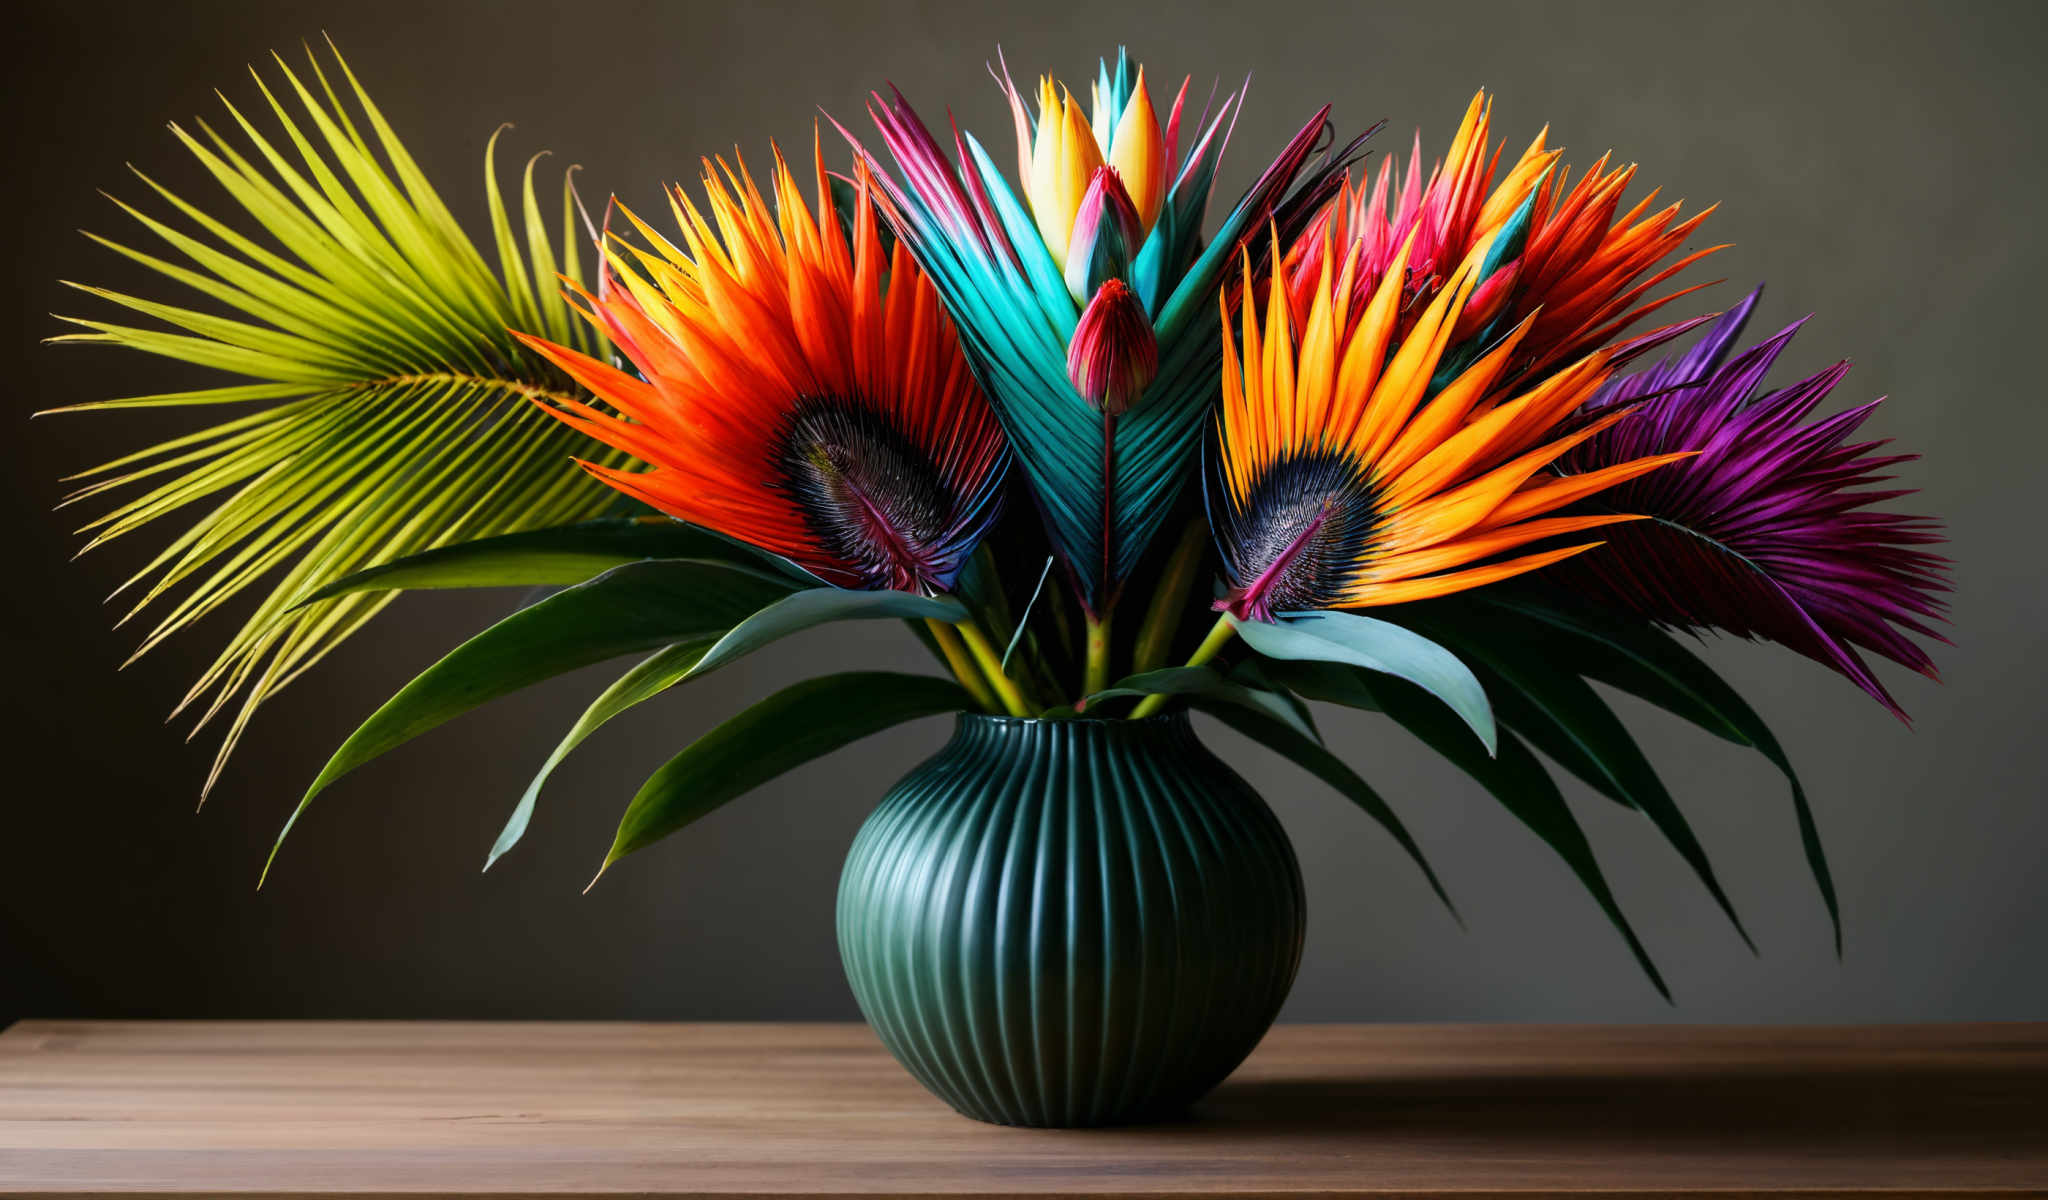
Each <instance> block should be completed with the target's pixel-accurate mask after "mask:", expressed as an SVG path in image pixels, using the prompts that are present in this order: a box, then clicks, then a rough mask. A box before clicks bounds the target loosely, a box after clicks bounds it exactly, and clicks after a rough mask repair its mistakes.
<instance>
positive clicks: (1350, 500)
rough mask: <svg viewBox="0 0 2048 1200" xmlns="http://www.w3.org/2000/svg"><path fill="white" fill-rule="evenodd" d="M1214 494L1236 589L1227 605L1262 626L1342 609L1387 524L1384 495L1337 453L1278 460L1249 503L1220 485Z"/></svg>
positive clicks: (1249, 494)
mask: <svg viewBox="0 0 2048 1200" xmlns="http://www.w3.org/2000/svg"><path fill="white" fill-rule="evenodd" d="M1215 490H1216V492H1218V493H1220V495H1221V497H1222V503H1221V505H1220V508H1221V515H1222V518H1223V520H1222V522H1221V526H1222V528H1221V530H1220V532H1221V533H1222V537H1221V539H1220V540H1221V542H1222V544H1223V557H1224V568H1225V570H1226V571H1227V572H1228V573H1229V576H1230V582H1231V585H1232V586H1231V589H1230V594H1229V596H1228V597H1227V599H1226V600H1225V602H1224V605H1225V606H1226V607H1228V608H1229V609H1230V611H1231V612H1233V613H1236V614H1237V615H1238V616H1240V617H1249V618H1252V619H1255V620H1261V621H1266V620H1271V619H1272V617H1273V614H1274V613H1277V612H1294V611H1299V610H1309V609H1323V608H1330V607H1333V606H1335V605H1336V604H1338V603H1340V602H1341V600H1342V597H1343V595H1344V592H1345V587H1346V584H1347V583H1348V582H1349V581H1350V579H1351V578H1352V576H1354V575H1355V574H1356V573H1357V564H1358V562H1359V560H1360V559H1361V558H1363V557H1364V556H1365V554H1366V553H1367V551H1369V550H1370V549H1371V547H1372V543H1373V541H1374V539H1375V538H1376V537H1377V535H1378V533H1379V530H1380V526H1381V525H1382V523H1383V519H1382V514H1381V513H1380V508H1379V492H1378V489H1376V488H1375V487H1373V486H1372V484H1371V482H1370V481H1368V480H1367V479H1366V476H1365V472H1364V471H1363V470H1361V469H1360V467H1359V465H1358V462H1357V460H1355V459H1354V458H1352V457H1351V456H1350V455H1348V454H1342V453H1338V452H1335V451H1328V450H1313V451H1306V452H1302V453H1298V454H1292V455H1289V456H1288V457H1286V458H1283V459H1281V460H1279V461H1278V462H1276V463H1274V464H1273V465H1272V466H1271V467H1269V468H1267V469H1266V470H1265V471H1264V472H1263V473H1262V474H1261V475H1260V476H1259V478H1258V479H1256V480H1254V481H1253V483H1252V485H1251V487H1250V488H1249V489H1247V491H1246V495H1245V498H1244V502H1243V503H1242V504H1239V503H1237V502H1236V501H1235V500H1234V499H1233V498H1231V496H1230V489H1229V487H1228V485H1227V484H1225V483H1223V482H1222V481H1221V480H1218V481H1216V484H1215ZM1210 507H1211V511H1212V512H1216V511H1217V509H1218V507H1219V506H1218V505H1217V504H1216V503H1215V502H1213V501H1212V503H1211V506H1210Z"/></svg>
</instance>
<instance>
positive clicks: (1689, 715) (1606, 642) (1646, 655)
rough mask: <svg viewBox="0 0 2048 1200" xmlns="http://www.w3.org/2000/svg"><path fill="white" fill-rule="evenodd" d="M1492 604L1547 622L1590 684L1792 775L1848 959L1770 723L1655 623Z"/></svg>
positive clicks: (1495, 600)
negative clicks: (1660, 711)
mask: <svg viewBox="0 0 2048 1200" xmlns="http://www.w3.org/2000/svg"><path fill="white" fill-rule="evenodd" d="M1487 602H1488V603H1489V604H1490V605H1491V606H1493V607H1494V608H1496V609H1497V610H1499V611H1501V612H1504V613H1511V614H1515V615H1519V616H1522V617H1526V618H1528V619H1529V620H1531V621H1533V622H1538V623H1540V627H1541V628H1542V629H1543V632H1544V634H1545V635H1546V638H1547V640H1549V641H1551V642H1552V643H1560V642H1561V645H1559V649H1558V650H1557V653H1558V654H1560V655H1563V656H1565V657H1567V658H1568V659H1569V661H1570V662H1571V664H1572V666H1573V667H1574V668H1575V669H1576V670H1577V671H1579V673H1580V674H1582V675H1584V676H1585V677H1586V678H1588V679H1597V680H1599V681H1600V682H1601V683H1605V684H1607V685H1609V686H1611V687H1615V688H1618V689H1620V690H1621V691H1624V692H1627V693H1629V694H1630V695H1632V696H1635V697H1637V698H1639V699H1642V700H1647V701H1649V702H1650V703H1651V704H1654V705H1656V706H1657V707H1659V708H1662V709H1664V710H1665V711H1666V712H1669V713H1672V714H1674V715H1676V716H1679V717H1683V718H1684V719H1685V720H1687V721H1690V722H1692V723H1693V724H1694V725H1697V726H1699V727H1700V728H1701V729H1704V730H1706V731H1707V732H1708V733H1711V734H1713V735H1715V736H1716V737H1720V738H1723V739H1726V740H1727V741H1731V742H1734V743H1736V744H1737V745H1740V746H1749V747H1751V748H1753V749H1755V750H1756V751H1757V752H1758V753H1759V754H1762V755H1763V756H1764V757H1765V758H1766V759H1768V760H1769V761H1770V762H1771V763H1772V765H1774V766H1776V767H1777V768H1778V770H1779V771H1780V772H1781V773H1783V775H1784V776H1785V781H1786V783H1788V784H1789V785H1790V786H1791V789H1792V809H1793V813H1794V816H1795V818H1796V819H1797V821H1798V824H1799V840H1800V844H1801V847H1802V848H1803V850H1804V851H1805V854H1806V865H1807V869H1808V870H1809V871H1811V872H1812V874H1813V880H1814V884H1815V886H1816V887H1818V888H1819V889H1820V894H1821V900H1822V902H1823V903H1825V904H1826V905H1827V910H1828V919H1829V921H1830V922H1831V923H1832V925H1833V929H1834V936H1835V953H1836V954H1837V955H1839V954H1841V952H1842V911H1841V904H1840V902H1839V901H1838V900H1837V898H1836V896H1835V884H1834V876H1833V873H1832V872H1830V871H1829V869H1828V860H1827V852H1826V850H1825V849H1824V848H1823V847H1822V845H1821V840H1820V828H1819V826H1818V825H1817V824H1816V823H1815V822H1814V819H1813V808H1812V806H1811V804H1810V803H1809V802H1808V800H1807V797H1806V789H1805V787H1803V786H1802V785H1801V784H1800V782H1799V775H1798V773H1797V772H1796V771H1794V770H1793V768H1792V760H1791V758H1790V756H1788V755H1787V754H1786V753H1785V750H1784V747H1782V746H1781V745H1779V743H1778V739H1777V737H1776V735H1774V734H1773V733H1772V732H1771V730H1770V727H1769V726H1768V725H1766V724H1764V720H1763V718H1762V717H1760V716H1758V715H1757V713H1756V710H1755V709H1753V708H1751V707H1750V706H1749V703H1748V702H1747V701H1745V700H1744V699H1743V698H1742V696H1741V695H1740V694H1739V693H1738V692H1736V690H1735V689H1734V688H1733V687H1730V686H1729V685H1728V683H1727V682H1726V681H1725V680H1723V679H1722V678H1721V677H1720V676H1719V675H1716V674H1715V673H1714V671H1713V670H1712V668H1710V667H1708V666H1707V665H1706V664H1705V663H1704V662H1701V661H1700V659H1699V657H1698V656H1697V655H1695V654H1693V653H1692V652H1691V651H1689V650H1687V649H1686V648H1685V646H1684V645H1683V644H1681V643H1680V642H1679V641H1678V639H1677V638H1675V637H1673V636H1672V635H1671V634H1670V633H1668V632H1666V631H1665V630H1662V629H1658V628H1657V627H1655V626H1653V625H1650V624H1648V623H1647V622H1628V623H1624V622H1621V621H1615V620H1607V619H1603V618H1601V617H1597V616H1593V615H1591V614H1587V613H1581V612H1571V611H1566V610H1563V609H1559V608H1556V607H1554V606H1551V605H1548V604H1545V603H1543V602H1542V601H1540V600H1537V599H1534V598H1531V597H1527V596H1525V595H1523V594H1521V593H1519V592H1514V593H1507V594H1503V595H1498V596H1489V597H1488V598H1487Z"/></svg>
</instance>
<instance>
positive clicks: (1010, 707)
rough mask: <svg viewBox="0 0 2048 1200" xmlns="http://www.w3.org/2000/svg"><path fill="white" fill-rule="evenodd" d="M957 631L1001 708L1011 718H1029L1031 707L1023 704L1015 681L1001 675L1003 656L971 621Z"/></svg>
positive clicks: (1021, 693) (964, 622) (1023, 701)
mask: <svg viewBox="0 0 2048 1200" xmlns="http://www.w3.org/2000/svg"><path fill="white" fill-rule="evenodd" d="M959 630H960V639H961V640H962V641H964V642H966V643H967V649H968V651H969V652H970V653H972V654H973V655H974V660H975V661H976V662H978V663H980V664H981V672H982V674H984V675H986V676H987V677H988V681H989V683H990V684H992V685H993V686H994V687H995V689H996V695H998V696H1000V697H1002V701H1003V708H1004V709H1006V710H1007V711H1008V712H1009V714H1010V715H1011V716H1013V717H1028V716H1030V715H1031V705H1030V704H1028V703H1026V702H1025V700H1024V693H1023V692H1022V691H1021V690H1020V689H1019V688H1018V687H1017V683H1016V681H1015V680H1013V679H1011V678H1010V677H1009V676H1008V675H1006V674H1004V673H1003V656H1002V655H1001V654H1000V653H998V652H997V651H996V648H995V645H994V644H993V643H991V642H990V641H989V640H988V635H987V634H985V633H983V632H982V631H981V626H979V625H977V624H975V623H974V622H972V621H963V622H961V623H960V625H959Z"/></svg>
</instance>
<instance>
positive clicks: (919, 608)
mask: <svg viewBox="0 0 2048 1200" xmlns="http://www.w3.org/2000/svg"><path fill="white" fill-rule="evenodd" d="M889 617H899V618H902V619H905V620H927V621H945V622H947V623H949V624H951V623H954V622H958V621H964V620H966V619H967V610H966V609H964V608H962V607H961V606H960V602H959V601H958V600H955V599H953V598H952V597H951V596H920V595H917V594H915V593H913V592H889V591H878V592H857V591H848V590H846V589H844V588H833V587H823V588H809V589H807V590H805V591H801V592H795V593H792V594H790V595H788V596H784V597H783V598H781V599H780V600H777V601H776V602H775V603H773V604H771V605H769V606H768V607H766V608H764V609H762V610H761V611H760V612H757V613H755V614H753V615H752V616H750V617H748V618H747V619H746V620H744V621H742V622H740V623H739V624H738V625H737V626H735V627H734V628H733V630H732V632H730V633H728V634H726V635H725V636H724V637H722V638H720V639H719V640H718V644H717V645H715V646H713V647H711V649H710V650H709V651H708V652H706V654H705V655H704V661H703V662H702V663H700V664H698V667H697V673H698V674H702V673H703V672H705V671H710V670H714V669H716V668H718V667H722V666H724V665H725V664H726V663H728V662H731V661H732V660H733V659H735V658H738V657H740V656H741V655H744V654H751V653H753V652H754V651H756V650H758V649H760V648H761V647H763V646H765V645H767V644H768V643H770V642H773V641H775V640H777V639H779V638H785V637H788V636H789V635H790V634H792V633H797V632H800V631H802V630H805V629H810V628H812V627H813V626H817V625H824V624H827V623H830V622H832V621H873V620H879V619H882V618H889Z"/></svg>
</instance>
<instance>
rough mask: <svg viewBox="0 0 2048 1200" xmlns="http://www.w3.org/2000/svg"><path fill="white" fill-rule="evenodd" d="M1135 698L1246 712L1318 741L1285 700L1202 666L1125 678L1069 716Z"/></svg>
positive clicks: (1299, 713)
mask: <svg viewBox="0 0 2048 1200" xmlns="http://www.w3.org/2000/svg"><path fill="white" fill-rule="evenodd" d="M1138 696H1181V697H1185V698H1187V699H1189V700H1190V701H1193V700H1196V699H1200V700H1206V701H1209V702H1211V703H1213V704H1217V705H1232V706H1235V707H1238V708H1244V709H1249V710H1251V711H1252V712H1255V713H1257V714H1259V715H1260V716H1263V717H1265V718H1267V719H1268V720H1273V721H1278V722H1280V723H1281V724H1283V725H1285V726H1287V727H1288V728H1289V729H1291V730H1293V731H1294V732H1295V734H1296V735H1298V736H1299V737H1302V738H1304V739H1306V740H1308V741H1311V742H1315V741H1319V740H1320V739H1319V738H1318V737H1317V736H1316V730H1315V726H1314V725H1312V724H1310V723H1309V721H1308V719H1307V716H1306V714H1305V713H1304V712H1303V711H1302V710H1300V709H1299V708H1297V707H1295V705H1294V704H1292V703H1291V702H1290V701H1289V700H1288V698H1287V697H1285V696H1282V695H1279V694H1278V693H1275V692H1272V691H1269V690H1263V689H1260V688H1255V687H1249V686H1247V685H1245V684H1242V683H1238V682H1236V681H1234V680H1231V679H1227V678H1225V677H1224V676H1223V675H1222V674H1220V673H1219V672H1217V671H1215V670H1213V669H1211V668H1209V667H1205V666H1204V667H1161V668H1160V669H1159V670H1157V671H1145V672H1143V673H1141V674H1137V675H1127V676H1125V677H1124V678H1122V679H1119V680H1117V681H1116V682H1115V683H1113V684H1111V685H1110V686H1109V687H1106V688H1104V689H1103V690H1101V691H1099V692H1095V693H1093V694H1091V695H1089V696H1088V697H1087V698H1086V699H1085V700H1084V701H1083V702H1082V705H1081V707H1080V708H1078V709H1076V710H1071V712H1072V714H1073V715H1078V714H1079V713H1080V712H1085V711H1087V709H1088V708H1090V707H1093V706H1094V705H1097V704H1100V703H1101V702H1102V701H1104V700H1115V699H1119V698H1129V697H1138ZM1062 715H1068V714H1066V713H1063V714H1062Z"/></svg>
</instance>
